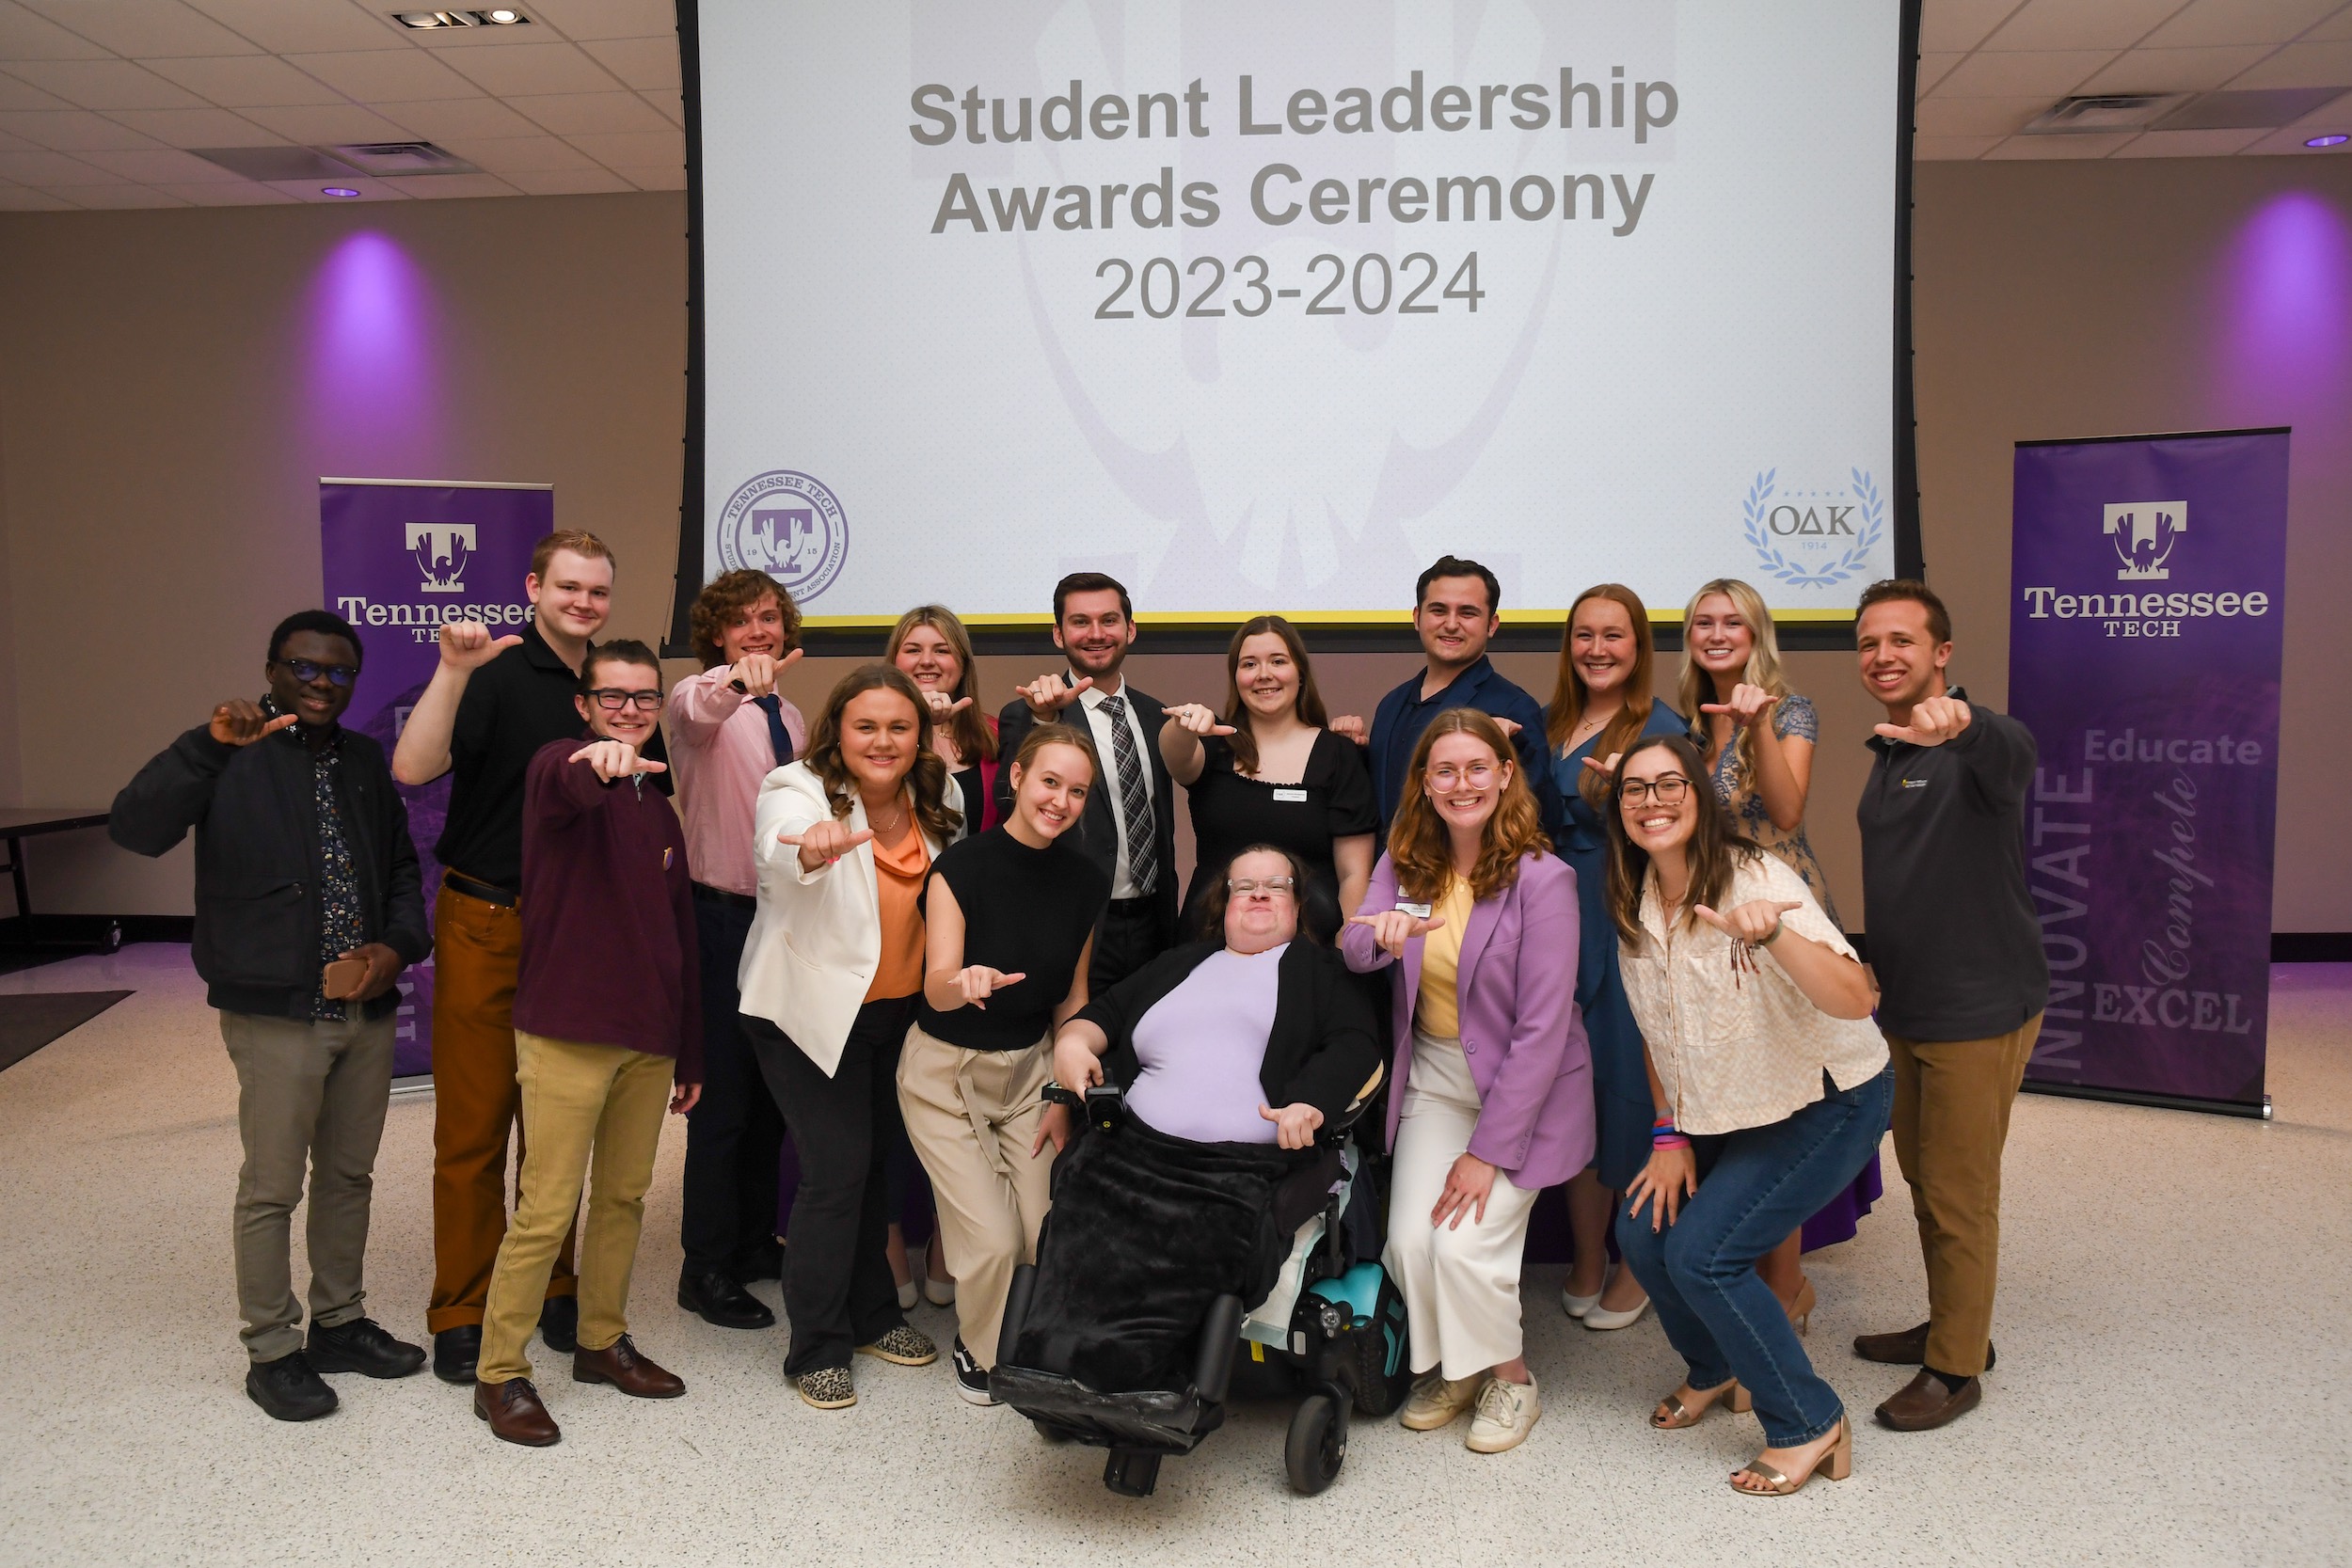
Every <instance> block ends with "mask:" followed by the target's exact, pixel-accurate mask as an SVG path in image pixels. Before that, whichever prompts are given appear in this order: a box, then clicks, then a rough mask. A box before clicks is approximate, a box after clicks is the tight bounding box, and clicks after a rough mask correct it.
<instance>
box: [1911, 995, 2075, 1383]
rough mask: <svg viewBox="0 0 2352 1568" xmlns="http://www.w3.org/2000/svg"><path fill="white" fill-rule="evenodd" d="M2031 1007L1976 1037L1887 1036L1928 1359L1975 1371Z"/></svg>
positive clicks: (1996, 1264) (1996, 1265)
mask: <svg viewBox="0 0 2352 1568" xmlns="http://www.w3.org/2000/svg"><path fill="white" fill-rule="evenodd" d="M2041 1033H2042V1015H2041V1014H2040V1013H2036V1014H2035V1015H2034V1016H2033V1017H2031V1018H2029V1019H2027V1020H2026V1022H2025V1023H2024V1024H2023V1025H2022V1026H2021V1027H2019V1028H2016V1029H2012V1030H2010V1032H2009V1033H2008V1034H2006V1035H2000V1036H1996V1037H1994V1038H1992V1039H1979V1040H1915V1039H1905V1038H1903V1037H1900V1036H1899V1035H1889V1036H1887V1037H1886V1046H1887V1053H1888V1054H1889V1055H1890V1056H1892V1057H1893V1058H1894V1064H1895V1115H1894V1122H1895V1159H1896V1161H1897V1162H1898V1163H1899V1164H1900V1165H1901V1166H1902V1172H1903V1180H1906V1181H1908V1182H1909V1183H1910V1184H1911V1208H1912V1212H1914V1213H1915V1214H1916V1215H1917V1216H1918V1220H1919V1251H1920V1253H1921V1254H1922V1255H1923V1256H1924V1257H1925V1258H1926V1259H1927V1265H1928V1360H1927V1364H1928V1365H1929V1366H1931V1367H1932V1368H1934V1369H1935V1370H1937V1371H1939V1372H1948V1373H1950V1374H1951V1375H1952V1376H1954V1377H1974V1376H1976V1375H1977V1374H1978V1373H1979V1372H1981V1371H1983V1370H1984V1358H1985V1347H1986V1346H1987V1345H1989V1344H1990V1343H1991V1342H1992V1338H1993V1289H1994V1280H1995V1277H1996V1275H1998V1273H1999V1270H2000V1260H2001V1148H2002V1146H2003V1145H2005V1144H2006V1143H2008V1142H2009V1110H2010V1105H2012V1104H2014V1103H2015V1102H2016V1100H2017V1086H2018V1085H2019V1084H2021V1083H2023V1082H2024V1081H2025V1077H2026V1059H2027V1058H2028V1057H2030V1056H2031V1055H2032V1054H2033V1042H2034V1037H2036V1036H2038V1035H2039V1034H2041Z"/></svg>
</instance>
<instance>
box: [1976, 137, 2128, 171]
mask: <svg viewBox="0 0 2352 1568" xmlns="http://www.w3.org/2000/svg"><path fill="white" fill-rule="evenodd" d="M2138 134H2139V133H2137V131H2120V132H2115V133H2112V134H2102V135H2095V136H2011V137H2010V138H2009V139H2008V140H2007V141H2005V142H2003V143H2001V145H2000V146H1998V147H1996V148H1994V149H1993V150H1991V151H1989V152H1987V153H1986V154H1985V157H1986V159H1987V160H1988V161H1991V162H1995V163H1999V162H2019V161H2035V160H2039V161H2041V162H2044V163H2055V162H2058V161H2060V160H2062V159H2068V158H2086V159H2087V158H2104V157H2106V155H2107V154H2108V153H2110V152H2113V151H2114V150H2116V149H2118V148H2120V147H2122V145H2123V144H2124V143H2126V142H2128V141H2130V140H2131V139H2132V138H2133V137H2134V136H2136V135H2138Z"/></svg>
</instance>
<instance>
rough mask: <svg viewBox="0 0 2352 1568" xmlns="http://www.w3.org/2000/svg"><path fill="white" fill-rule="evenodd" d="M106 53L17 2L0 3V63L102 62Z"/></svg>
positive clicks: (1, 1)
mask: <svg viewBox="0 0 2352 1568" xmlns="http://www.w3.org/2000/svg"><path fill="white" fill-rule="evenodd" d="M105 57H106V51H105V50H103V49H102V48H101V47H99V46H98V45H97V44H94V43H92V42H90V41H89V40H87V39H86V38H81V37H77V36H76V35H74V34H72V33H70V32H68V31H66V29H64V28H63V27H60V26H58V25H57V24H56V23H54V22H52V21H50V20H49V19H48V18H47V17H45V16H36V15H34V14H33V13H32V12H31V11H28V10H26V9H25V8H24V7H22V6H20V5H17V4H16V3H15V0H0V60H103V59H104V58H105Z"/></svg>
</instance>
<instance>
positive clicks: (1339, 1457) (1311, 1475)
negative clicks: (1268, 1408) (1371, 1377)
mask: <svg viewBox="0 0 2352 1568" xmlns="http://www.w3.org/2000/svg"><path fill="white" fill-rule="evenodd" d="M1346 1460H1347V1407H1346V1405H1344V1404H1343V1403H1342V1402H1340V1401H1338V1400H1336V1399H1334V1398H1332V1397H1331V1396H1330V1395H1329V1394H1327V1393H1314V1394H1310V1395H1308V1396H1307V1397H1306V1398H1305V1399H1304V1400H1302V1401H1300V1402H1299V1405H1298V1412H1297V1414H1296V1415H1295V1416H1293V1417H1292V1418H1291V1430H1290V1435H1289V1437H1288V1438H1287V1439H1285V1440H1284V1442H1283V1444H1282V1466H1283V1468H1284V1469H1286V1470H1288V1471H1289V1472H1290V1478H1291V1489H1292V1490H1293V1491H1295V1492H1296V1493H1298V1494H1299V1495H1300V1496H1302V1497H1313V1496H1314V1495H1315V1494H1316V1493H1318V1492H1320V1491H1322V1490H1323V1489H1324V1488H1325V1487H1327V1486H1328V1485H1330V1484H1331V1481H1332V1479H1333V1478H1334V1477H1336V1476H1337V1475H1338V1474H1339V1473H1340V1466H1341V1465H1343V1464H1344V1463H1346Z"/></svg>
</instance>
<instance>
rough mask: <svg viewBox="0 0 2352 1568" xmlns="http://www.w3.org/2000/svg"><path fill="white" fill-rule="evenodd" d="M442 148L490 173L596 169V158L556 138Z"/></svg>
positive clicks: (458, 143) (472, 142) (513, 139)
mask: <svg viewBox="0 0 2352 1568" xmlns="http://www.w3.org/2000/svg"><path fill="white" fill-rule="evenodd" d="M441 145H442V146H443V147H446V148H448V149H449V150H451V151H452V152H454V153H456V154H457V155H458V156H459V157H461V158H463V159H465V160H466V161H467V162H468V163H469V164H474V165H477V166H480V167H482V168H485V169H487V170H489V171H490V172H491V173H492V174H501V175H504V174H544V173H548V172H550V171H553V170H558V169H591V168H595V167H596V159H594V158H592V157H590V156H589V155H588V154H587V153H585V152H582V151H581V150H580V149H579V148H577V147H574V146H573V145H572V144H571V143H569V142H567V141H564V140H563V139H562V138H560V137H556V136H496V137H485V138H481V139H467V140H463V141H453V142H443V143H441Z"/></svg>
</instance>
